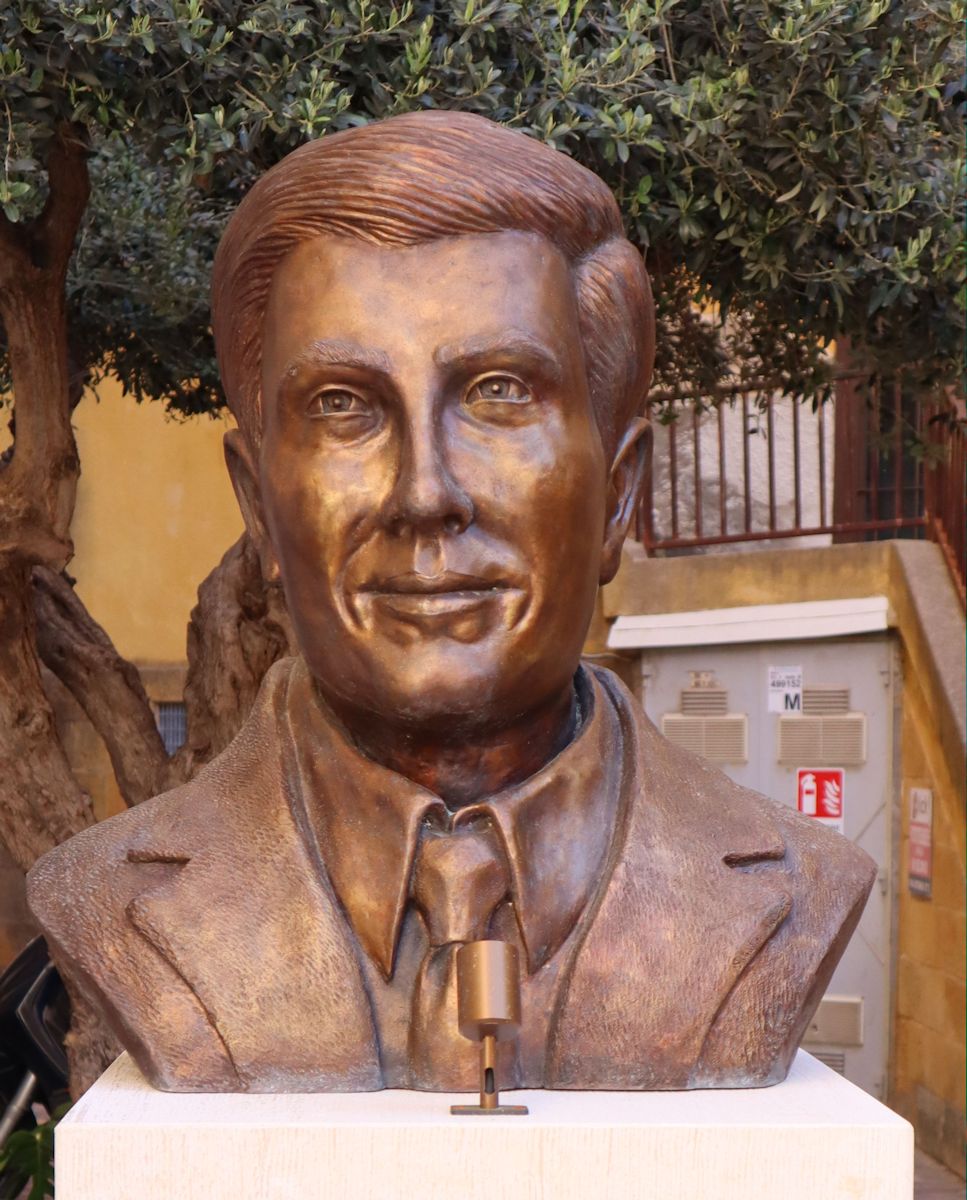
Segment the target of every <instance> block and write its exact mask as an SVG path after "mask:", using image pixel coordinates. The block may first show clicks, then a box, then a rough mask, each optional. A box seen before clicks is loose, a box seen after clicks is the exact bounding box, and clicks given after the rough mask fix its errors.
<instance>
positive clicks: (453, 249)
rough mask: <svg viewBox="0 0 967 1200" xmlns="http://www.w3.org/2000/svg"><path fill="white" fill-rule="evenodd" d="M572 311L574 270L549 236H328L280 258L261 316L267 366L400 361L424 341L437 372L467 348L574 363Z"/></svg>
mask: <svg viewBox="0 0 967 1200" xmlns="http://www.w3.org/2000/svg"><path fill="white" fill-rule="evenodd" d="M576 322H577V309H576V303H575V299H574V294H573V284H572V281H571V275H570V269H569V267H568V264H567V262H566V260H565V258H564V256H563V255H562V254H561V253H560V251H559V250H558V249H557V248H556V247H555V246H554V245H553V244H552V243H551V242H549V241H548V240H547V239H546V238H544V237H542V236H540V235H538V234H531V233H520V232H516V231H506V232H501V233H490V234H467V235H461V236H459V237H452V238H444V239H439V240H437V241H432V242H423V243H419V244H416V245H412V246H383V245H373V244H371V243H367V242H363V241H360V240H358V239H354V238H347V237H337V236H334V235H323V236H320V237H317V238H314V239H313V240H312V241H308V242H304V243H302V244H301V245H299V246H297V247H296V248H295V249H294V250H292V251H291V252H290V254H289V255H288V256H287V257H286V258H285V259H284V260H283V261H282V262H281V263H280V265H279V267H278V268H277V270H276V273H275V276H274V278H273V283H272V289H271V292H270V295H269V304H268V308H267V311H266V323H265V330H264V335H265V343H266V344H265V346H264V352H265V355H267V356H268V357H269V358H270V359H271V361H270V362H265V363H264V365H265V366H266V367H269V368H270V369H275V370H282V369H287V368H288V367H289V366H290V365H292V362H293V360H294V359H295V358H296V357H299V358H301V357H302V356H304V355H305V354H306V353H309V354H311V353H312V352H313V347H315V348H316V351H317V352H321V353H323V354H327V353H334V352H336V351H338V348H339V345H340V343H342V344H344V345H346V346H354V347H356V348H357V349H360V348H362V349H364V350H366V351H367V352H373V351H374V350H375V352H377V353H383V354H386V355H387V356H389V357H390V358H392V357H394V350H395V351H396V356H397V357H398V356H399V355H400V353H401V352H402V353H403V354H405V353H406V352H407V351H408V350H409V349H410V348H414V347H415V346H418V348H419V352H420V353H421V354H423V355H424V356H425V355H426V354H428V353H429V354H431V355H432V356H433V358H434V359H435V361H437V362H438V364H439V365H446V360H447V359H448V358H452V357H454V356H456V355H459V354H465V353H467V351H468V349H473V348H477V349H495V350H496V349H498V348H500V346H501V345H506V346H507V347H508V348H511V347H513V346H514V345H516V346H518V347H519V348H521V349H525V348H526V347H527V346H528V344H530V345H531V346H532V347H541V348H543V350H544V352H545V353H548V352H550V353H551V354H552V355H555V356H557V357H561V356H564V357H569V356H570V352H571V351H572V350H573V334H574V330H575V328H576Z"/></svg>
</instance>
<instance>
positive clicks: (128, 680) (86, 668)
mask: <svg viewBox="0 0 967 1200" xmlns="http://www.w3.org/2000/svg"><path fill="white" fill-rule="evenodd" d="M32 584H33V602H34V613H35V615H36V621H37V650H38V652H39V654H40V658H41V661H42V662H43V663H44V665H45V666H46V667H47V668H48V670H50V671H52V672H53V673H54V674H55V675H56V676H57V678H58V679H59V680H60V681H61V683H63V684H64V686H65V687H66V688H67V689H68V691H69V692H70V693H71V694H72V695H73V697H74V699H75V700H76V701H77V702H78V704H79V705H80V706H81V708H82V709H83V710H84V712H85V713H86V714H87V717H88V720H89V721H90V722H91V724H92V725H93V726H94V728H95V730H97V732H98V733H99V734H100V736H101V738H102V739H103V741H104V745H105V746H106V747H107V752H108V754H109V755H110V757H111V765H112V766H113V768H114V774H115V777H116V778H117V783H118V788H119V790H120V792H121V795H122V796H123V798H124V800H125V803H127V804H128V805H134V804H140V803H141V801H142V800H147V799H148V798H149V797H151V796H155V795H157V794H158V792H162V791H164V790H165V787H166V785H167V780H168V756H167V754H166V753H165V748H164V744H163V743H162V740H161V735H160V733H159V732H158V728H157V725H156V724H155V720H154V715H153V713H152V711H151V705H150V704H149V703H148V697H147V695H146V694H145V691H144V686H143V685H142V683H141V677H140V675H139V674H138V672H137V669H136V668H135V667H134V666H133V665H132V664H131V663H129V662H127V661H126V660H125V659H123V658H122V657H121V656H120V655H119V654H118V652H117V650H115V648H114V645H113V644H112V642H111V639H110V638H109V637H108V636H107V634H106V633H105V632H104V630H103V629H102V628H101V626H100V625H98V623H97V622H96V621H95V620H94V619H93V617H91V615H90V614H89V613H88V611H87V609H86V608H85V607H84V605H83V603H82V602H81V599H80V597H79V596H78V595H77V593H76V592H75V591H74V589H73V587H71V585H70V583H69V582H68V580H67V579H66V577H65V576H64V575H63V574H59V573H57V572H54V571H51V570H49V569H48V568H46V567H35V568H34V571H33V577H32Z"/></svg>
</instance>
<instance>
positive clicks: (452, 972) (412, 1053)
mask: <svg viewBox="0 0 967 1200" xmlns="http://www.w3.org/2000/svg"><path fill="white" fill-rule="evenodd" d="M508 887H509V879H508V873H507V867H506V863H505V860H504V856H503V853H502V851H501V849H500V846H499V844H498V842H497V838H496V834H495V833H494V831H493V829H492V828H491V827H490V826H489V825H483V826H478V827H477V828H474V829H468V830H458V831H455V832H453V833H430V834H427V835H426V836H425V837H424V840H423V844H422V846H421V847H420V852H419V855H418V857H417V862H416V868H415V871H414V874H413V886H412V896H413V902H414V904H415V905H416V907H417V908H418V909H419V911H420V914H421V915H422V917H423V921H424V924H425V925H426V931H427V938H428V940H429V946H428V948H427V951H426V954H425V956H424V958H423V962H422V963H421V965H420V969H419V972H418V974H417V978H416V985H415V987H414V989H413V1006H412V1011H411V1015H410V1030H409V1058H410V1065H411V1069H412V1080H413V1082H412V1086H413V1087H417V1088H420V1087H422V1088H430V1089H433V1090H440V1091H473V1090H475V1088H476V1086H477V1050H476V1047H475V1046H474V1045H473V1044H472V1043H471V1042H469V1041H468V1040H467V1039H466V1038H464V1037H463V1036H462V1035H461V1034H460V1031H459V1029H458V1028H457V986H456V963H455V959H456V951H457V948H458V947H459V946H461V945H462V944H463V943H464V942H472V941H476V940H478V939H480V938H484V937H486V936H487V930H488V927H489V925H490V918H491V916H492V915H493V912H494V910H495V909H496V908H497V906H498V905H499V904H500V903H501V901H502V900H504V899H505V898H506V897H507V895H508ZM510 1049H512V1047H510Z"/></svg>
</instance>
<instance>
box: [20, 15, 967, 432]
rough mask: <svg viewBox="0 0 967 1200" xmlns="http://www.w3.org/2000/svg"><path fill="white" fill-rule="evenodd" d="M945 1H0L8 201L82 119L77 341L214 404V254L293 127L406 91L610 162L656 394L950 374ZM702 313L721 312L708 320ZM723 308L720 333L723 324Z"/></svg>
mask: <svg viewBox="0 0 967 1200" xmlns="http://www.w3.org/2000/svg"><path fill="white" fill-rule="evenodd" d="M963 10H964V3H963V0H862V2H857V0H600V2H595V0H590V2H589V0H554V2H535V3H504V2H503V0H397V2H395V3H386V2H377V0H335V2H332V3H327V2H324V0H311V2H310V0H305V2H303V3H286V2H284V0H264V2H261V3H241V2H239V0H125V2H124V3H121V2H120V0H119V2H117V3H109V2H106V0H101V2H95V0H7V2H6V4H4V5H3V6H2V8H0V92H2V95H3V97H4V106H3V108H2V109H0V134H2V136H3V139H4V144H5V154H4V157H3V160H2V163H0V205H2V207H3V210H4V212H5V213H6V215H7V217H8V218H9V219H11V220H14V221H16V220H19V219H22V218H23V217H25V216H29V215H30V214H32V213H35V212H36V211H37V209H38V208H39V206H40V204H41V203H42V201H43V196H44V189H45V176H44V169H43V163H44V154H45V143H46V141H47V140H48V139H49V138H50V136H51V134H52V131H53V130H54V128H55V127H56V125H57V123H58V122H60V121H64V120H69V121H75V122H80V123H82V124H84V125H85V126H86V127H87V128H88V130H89V131H90V133H91V136H92V139H93V145H94V150H95V153H94V157H93V160H92V164H91V165H92V172H93V176H94V184H95V191H94V198H93V201H92V204H91V208H90V213H89V217H88V220H87V222H86V227H85V230H84V233H83V237H82V241H81V245H80V250H79V253H78V255H77V260H76V263H75V267H74V271H73V275H72V280H71V314H72V329H73V342H74V347H73V349H74V354H75V356H76V357H77V358H78V360H79V362H80V363H81V364H82V365H85V366H88V367H94V368H95V369H96V368H97V367H98V364H100V367H101V369H103V365H104V363H105V362H107V361H109V362H110V364H111V369H112V371H115V372H116V373H118V374H119V375H120V377H121V378H122V380H123V381H124V382H125V385H126V386H127V387H128V388H129V389H130V390H131V391H133V392H134V393H135V395H137V396H138V397H139V398H141V397H142V396H150V397H162V398H164V399H165V400H166V401H167V402H168V404H169V406H170V407H171V408H173V409H174V410H176V411H182V412H195V411H199V410H203V409H205V408H207V407H210V406H211V405H213V404H217V403H218V392H217V383H216V378H215V373H214V369H213V366H212V361H211V346H210V342H209V339H208V332H207V328H206V312H207V281H208V274H209V269H210V263H211V255H212V251H213V248H214V246H215V244H216V241H217V237H218V233H219V230H220V229H221V227H222V225H223V223H224V220H225V219H226V216H227V213H228V211H229V210H230V209H231V207H232V206H233V205H234V204H235V203H236V202H237V200H238V198H239V197H240V195H241V194H242V193H243V192H244V190H245V188H246V187H247V186H248V185H249V184H250V183H251V181H252V179H253V178H254V177H255V175H256V174H257V173H258V172H260V171H261V170H263V169H264V168H266V167H267V166H269V165H271V164H272V163H274V162H275V161H277V160H278V159H279V158H280V157H281V156H282V155H283V154H285V153H287V152H288V151H289V150H291V149H293V148H294V147H295V146H297V145H299V144H300V143H302V142H303V141H305V140H306V139H307V138H314V137H319V136H322V135H324V134H326V133H327V132H329V131H330V130H334V129H342V128H345V127H347V126H349V125H351V124H353V123H357V122H362V121H367V120H370V119H374V118H379V117H385V116H389V115H391V114H393V113H397V112H401V111H406V110H411V109H414V108H420V107H440V108H459V109H465V110H470V111H475V112H480V113H483V114H485V115H487V116H490V117H493V118H495V119H497V120H499V121H503V122H506V123H508V124H510V125H512V126H514V127H516V128H519V129H522V130H523V131H525V132H526V133H529V134H531V135H533V136H535V137H539V138H542V139H543V140H545V141H547V142H550V143H551V144H553V145H555V146H557V147H558V148H559V149H561V150H564V151H565V152H567V153H569V154H573V155H574V156H575V157H577V158H578V159H580V160H581V161H582V162H584V163H585V164H586V165H588V166H589V167H591V168H592V169H593V170H596V171H598V172H599V173H600V174H602V175H603V176H604V178H605V179H606V180H607V181H608V183H609V184H610V185H611V187H612V188H613V189H614V190H615V192H616V194H617V196H618V198H619V201H620V203H621V205H622V208H623V211H624V212H625V214H626V218H627V223H628V229H629V233H630V234H631V236H632V237H633V238H634V239H635V240H636V241H637V242H638V244H639V245H641V246H642V247H643V248H644V249H645V250H646V251H647V253H648V255H649V263H650V266H651V269H652V273H653V277H654V279H655V282H656V291H657V293H658V298H659V310H660V337H659V364H658V367H659V382H660V383H661V384H663V385H664V386H665V387H666V388H671V389H676V390H688V389H690V388H695V387H697V388H700V389H707V388H709V387H711V386H712V385H713V384H714V383H715V382H716V381H717V380H720V379H722V378H723V377H724V376H725V374H726V373H727V372H728V371H729V369H730V368H729V364H730V363H731V364H734V363H735V362H739V363H740V364H741V369H742V371H743V372H744V373H745V374H746V375H749V376H753V377H754V376H759V377H762V376H766V377H769V378H777V377H778V378H781V379H783V380H784V381H785V382H786V384H787V386H790V387H791V388H792V389H793V390H795V391H799V392H808V391H810V390H812V389H814V388H816V387H817V386H820V385H821V381H822V364H821V361H820V355H819V349H820V347H821V345H822V343H824V342H826V341H828V339H830V338H832V337H835V336H837V335H839V334H843V333H845V334H850V335H852V336H853V337H854V338H855V339H856V340H857V341H858V342H862V343H864V344H865V345H867V346H868V347H869V348H870V353H871V355H872V356H873V358H874V359H875V360H876V362H877V363H878V365H879V366H880V367H881V368H882V369H884V370H892V369H894V368H895V367H896V366H898V365H902V366H904V367H905V369H906V370H907V373H908V375H909V377H910V378H911V379H912V380H916V381H918V382H920V383H922V384H930V383H931V382H937V381H949V380H951V379H953V378H956V375H957V373H958V363H959V357H960V348H961V340H962V336H963V334H962V327H963V320H962V318H963V301H962V287H963V265H962V263H963V259H962V236H961V225H962V153H961V143H962V130H961V100H962V97H963V93H962V91H961V90H960V89H961V86H962V85H961V79H962V74H963V63H962V48H961V33H960V25H961V22H962V20H963V15H964V12H963ZM696 305H698V306H700V307H704V308H705V309H706V310H708V309H709V308H710V306H711V310H712V311H714V312H715V313H717V314H718V318H717V319H716V320H709V319H708V318H707V317H705V318H701V317H700V316H699V314H698V313H697V311H696ZM726 315H727V316H728V318H729V320H728V322H727V323H726V322H725V321H724V320H723V319H722V318H724V317H725V316H726Z"/></svg>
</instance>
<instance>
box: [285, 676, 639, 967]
mask: <svg viewBox="0 0 967 1200" xmlns="http://www.w3.org/2000/svg"><path fill="white" fill-rule="evenodd" d="M575 682H576V685H577V687H578V691H579V698H580V701H581V705H582V709H583V710H584V720H583V722H582V724H581V727H580V729H579V730H578V732H577V733H576V735H575V736H574V738H573V739H572V740H571V741H570V742H569V743H568V745H567V746H565V748H564V749H563V750H562V751H561V752H560V753H559V754H558V755H557V756H556V757H555V758H553V759H552V760H551V761H550V762H549V763H548V764H547V765H546V766H545V767H543V768H542V769H541V770H540V771H538V772H537V773H536V774H534V775H532V776H531V777H530V778H529V779H526V780H524V782H523V783H520V784H517V785H516V786H514V787H510V788H506V789H504V790H502V791H500V792H498V793H495V794H494V795H493V796H489V797H487V798H486V800H484V801H481V802H479V803H476V804H473V805H469V806H468V807H466V808H463V809H461V810H459V812H457V813H456V814H455V815H454V816H453V817H452V818H451V817H450V816H449V815H448V813H447V809H446V807H445V805H444V804H443V801H442V800H441V799H440V797H439V796H437V795H436V794H435V793H433V792H431V791H429V790H428V789H427V788H424V787H421V786H420V785H419V784H417V783H414V782H413V781H412V780H409V779H406V778H405V777H404V776H402V775H399V774H397V773H396V772H395V771H391V770H389V769H388V768H386V767H383V766H380V764H379V763H377V762H375V761H373V760H372V759H370V758H367V757H366V756H365V755H363V754H361V753H360V751H359V750H357V749H356V747H355V746H353V745H352V743H351V742H350V741H349V739H348V738H347V737H346V735H345V733H344V732H343V731H342V730H341V729H340V727H339V725H338V724H337V722H336V721H335V720H334V719H333V717H332V716H331V714H329V713H328V712H327V710H326V708H325V706H324V705H323V704H322V703H321V701H320V699H319V697H318V695H317V693H316V691H315V689H314V687H313V686H312V678H311V675H310V674H309V671H308V669H307V668H306V666H305V663H304V662H303V660H302V659H301V658H300V659H298V660H297V663H296V666H295V668H294V670H293V675H292V679H291V682H290V687H289V695H288V704H287V721H288V724H289V728H290V731H291V733H292V740H293V744H294V745H295V747H296V753H297V759H298V763H299V771H300V775H301V781H302V785H303V787H302V792H303V802H304V805H305V809H306V814H307V817H308V820H309V824H310V826H311V828H312V830H313V833H314V834H315V837H316V839H317V841H318V844H319V849H320V852H321V855H322V858H323V861H324V863H325V866H326V869H327V871H328V873H329V877H330V879H331V881H332V885H333V887H334V889H335V891H336V894H337V896H338V897H339V900H340V902H341V904H342V906H343V908H344V909H345V911H346V914H347V916H348V918H349V921H350V924H351V925H352V927H353V929H354V931H355V933H356V935H357V937H358V938H359V940H360V942H361V944H362V946H363V949H364V950H365V951H366V953H367V954H368V955H369V956H370V958H371V959H373V961H374V962H375V963H376V964H377V965H378V966H379V968H380V970H381V971H382V973H383V975H384V976H385V977H386V978H387V979H389V978H390V977H391V976H392V973H393V960H394V957H395V952H396V943H397V939H398V937H399V930H400V925H401V923H402V920H403V915H404V913H405V911H406V905H407V902H408V896H409V887H410V877H411V874H412V870H413V863H414V860H415V858H416V852H417V847H418V845H419V839H420V831H421V827H422V824H423V822H424V821H425V820H426V819H427V818H429V817H431V816H432V817H434V818H435V819H437V820H439V821H441V822H444V823H448V824H449V826H450V827H451V828H458V827H460V826H462V825H466V824H468V823H470V822H473V821H475V820H477V819H479V818H489V819H490V820H492V821H493V824H494V826H495V828H496V830H497V832H498V834H499V837H500V841H501V844H502V846H503V848H504V852H505V854H506V857H507V863H508V867H509V869H510V878H511V893H512V897H513V900H514V907H515V910H516V913H517V917H518V922H519V925H520V930H521V936H522V939H523V942H524V948H525V951H526V954H527V961H528V968H529V970H530V972H531V973H533V972H534V971H536V970H537V969H538V968H539V967H540V966H542V965H543V964H544V963H545V962H546V961H547V960H548V959H549V958H550V957H551V956H552V955H553V954H554V953H555V952H556V951H557V950H558V948H559V947H560V946H561V944H562V943H563V942H564V940H565V939H566V938H567V936H568V934H569V933H570V932H571V930H572V929H573V927H574V924H575V922H576V921H577V919H578V917H579V916H580V915H581V913H582V912H583V910H584V908H585V907H586V905H587V903H588V901H589V900H590V898H591V896H592V894H593V891H594V889H595V885H596V884H597V882H598V881H599V879H600V877H601V872H602V867H603V865H604V860H605V858H606V856H607V853H608V849H609V847H610V844H611V840H612V835H613V831H614V826H615V820H616V815H617V809H618V802H619V795H620V785H621V778H620V777H621V759H622V755H621V752H620V749H621V742H620V729H619V722H618V717H617V714H616V712H615V710H614V706H613V704H612V702H611V700H610V698H609V696H608V694H607V692H606V691H605V689H604V688H603V687H602V686H601V684H600V683H599V682H598V680H597V678H596V677H595V675H594V672H593V671H589V670H585V669H584V668H581V669H580V670H579V672H578V676H577V677H576V681H575ZM297 731H298V732H297Z"/></svg>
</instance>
